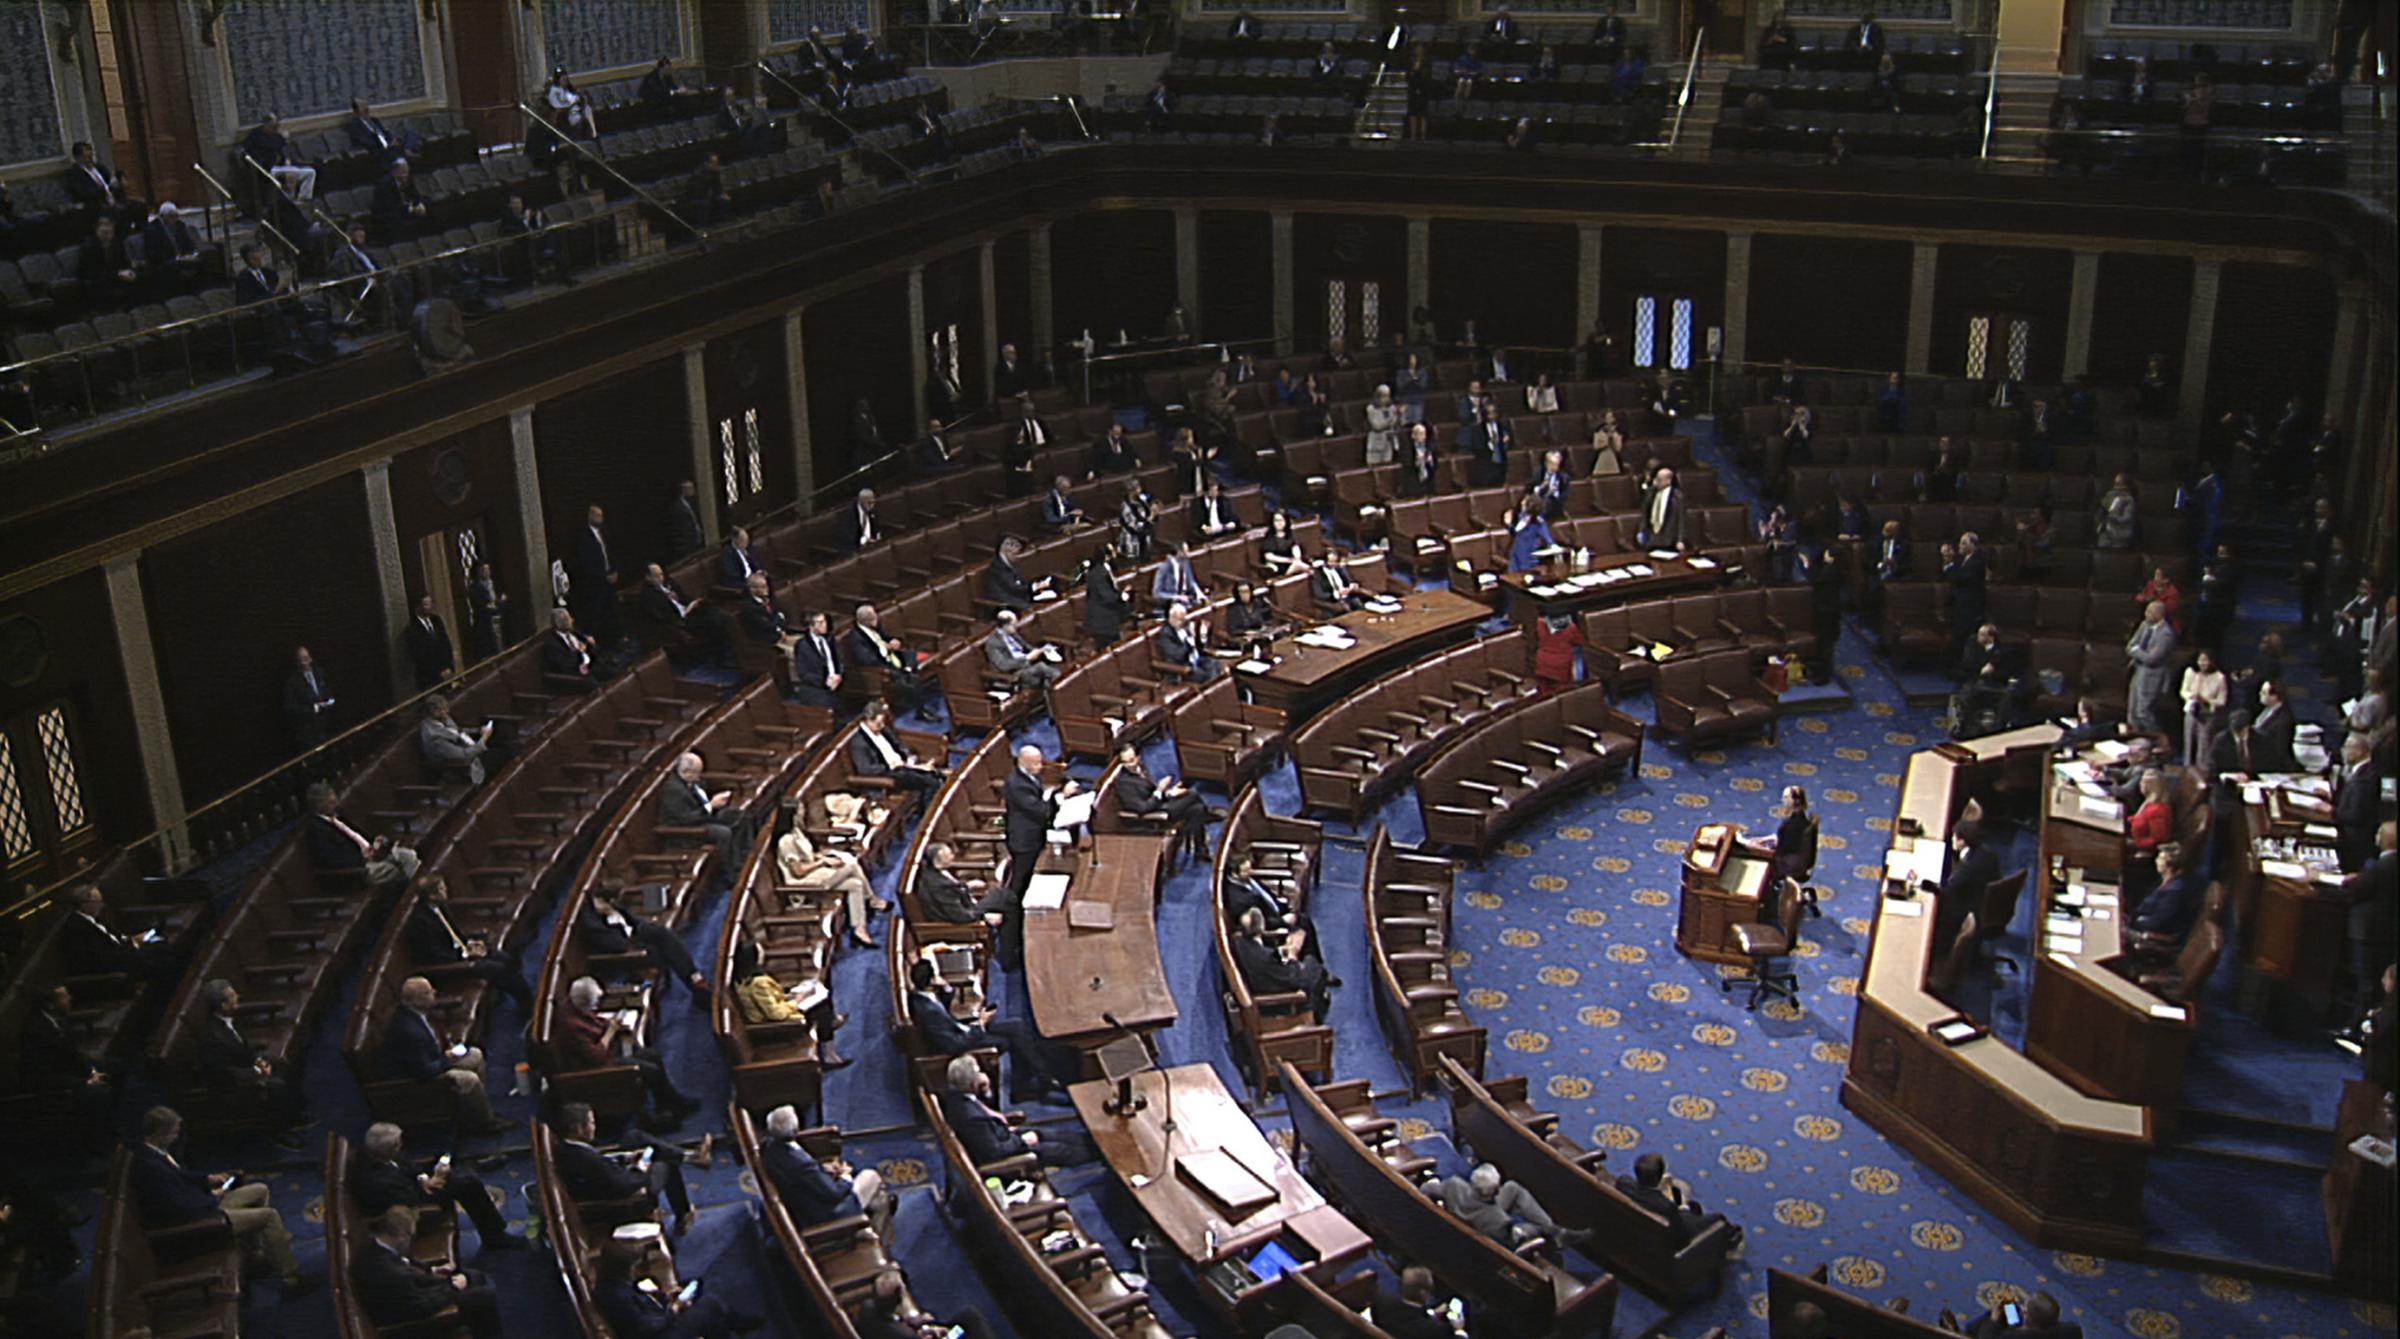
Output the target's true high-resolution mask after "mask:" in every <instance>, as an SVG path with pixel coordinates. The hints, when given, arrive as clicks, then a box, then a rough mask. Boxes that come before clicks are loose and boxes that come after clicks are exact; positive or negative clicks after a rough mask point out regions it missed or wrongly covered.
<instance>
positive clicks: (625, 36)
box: [542, 0, 684, 74]
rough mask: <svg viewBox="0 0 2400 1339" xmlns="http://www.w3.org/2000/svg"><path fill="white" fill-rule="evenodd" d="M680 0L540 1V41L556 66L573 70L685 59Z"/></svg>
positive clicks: (607, 68) (608, 68)
mask: <svg viewBox="0 0 2400 1339" xmlns="http://www.w3.org/2000/svg"><path fill="white" fill-rule="evenodd" d="M682 13H683V6H682V5H681V4H679V3H678V2H677V0H542V40H543V44H544V46H545V47H546V48H547V49H548V51H549V55H550V63H551V64H552V65H564V66H565V67H567V69H568V71H569V72H571V73H577V74H580V73H583V72H584V71H587V70H613V69H616V68H618V67H620V66H625V65H644V66H646V65H648V64H650V62H652V61H654V60H657V59H658V58H659V57H660V56H673V57H676V58H677V59H681V58H682V56H683V55H684V50H683V18H682Z"/></svg>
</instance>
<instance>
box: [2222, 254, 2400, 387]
mask: <svg viewBox="0 0 2400 1339" xmlns="http://www.w3.org/2000/svg"><path fill="white" fill-rule="evenodd" d="M2334 308H2335V295H2334V288H2333V281H2332V280H2331V279H2329V278H2327V277H2326V275H2325V274H2324V273H2323V272H2322V271H2318V270H2303V269H2298V268H2295V267H2293V266H2288V265H2255V264H2250V263H2247V262H2243V261H2227V262H2226V264H2225V273H2224V278H2223V281H2222V283H2221V285H2220V287H2219V288H2218V290H2217V329H2216V339H2215V341H2214V343H2212V344H2211V345H2210V347H2209V354H2210V356H2209V364H2208V416H2209V418H2210V419H2212V420H2213V419H2215V418H2216V417H2217V416H2218V415H2220V414H2222V413H2224V412H2225V411H2227V410H2229V409H2242V410H2247V411H2249V412H2250V413H2253V414H2256V415H2258V417H2259V422H2260V423H2261V424H2262V425H2264V424H2271V423H2273V422H2274V421H2275V419H2276V417H2277V416H2278V415H2280V414H2281V413H2282V411H2283V402H2284V400H2285V399H2287V398H2289V397H2291V396H2294V395H2297V396H2299V397H2300V400H2301V403H2303V404H2306V405H2308V406H2309V407H2310V408H2311V409H2312V410H2314V409H2317V408H2318V407H2319V404H2320V402H2321V401H2323V400H2324V398H2325V362H2326V358H2327V356H2328V352H2327V351H2328V350H2330V349H2331V348H2332V347H2333V316H2334ZM2390 372H2391V369H2390V368H2382V369H2375V370H2373V374H2374V375H2385V376H2388V375H2389V374H2390Z"/></svg>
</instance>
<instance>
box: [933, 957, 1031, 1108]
mask: <svg viewBox="0 0 2400 1339" xmlns="http://www.w3.org/2000/svg"><path fill="white" fill-rule="evenodd" d="M908 1021H909V1023H910V1025H911V1026H913V1027H915V1028H916V1030H917V1037H918V1039H919V1040H921V1041H923V1042H924V1043H925V1045H926V1046H927V1047H928V1048H929V1049H931V1050H933V1051H935V1052H937V1053H939V1054H942V1055H948V1056H964V1055H966V1054H967V1053H968V1052H969V1051H976V1050H981V1049H983V1048H984V1047H987V1046H993V1047H998V1048H999V1049H1000V1051H1001V1052H1002V1053H1003V1054H1004V1055H1006V1056H1007V1057H1008V1070H1009V1073H1008V1091H1009V1095H1010V1098H1011V1100H1013V1101H1017V1102H1030V1101H1038V1100H1040V1098H1042V1097H1043V1096H1044V1095H1045V1094H1048V1093H1051V1092H1054V1091H1055V1090H1056V1089H1057V1088H1058V1080H1057V1079H1056V1078H1054V1077H1053V1076H1052V1074H1051V1072H1050V1070H1049V1069H1048V1068H1047V1067H1046V1066H1045V1065H1044V1063H1043V1060H1042V1056H1041V1049H1040V1042H1039V1041H1038V1039H1037V1038H1036V1037H1035V1035H1034V1033H1033V1032H1032V1030H1031V1029H1029V1028H1027V1027H1026V1026H1025V1025H1024V1024H1023V1023H1020V1022H1018V1021H1017V1020H1015V1019H1013V1018H1002V1017H1000V1011H999V1010H998V1009H995V1008H993V1007H991V1006H990V1005H988V1004H987V1005H985V1006H984V1007H983V1008H982V1009H981V1010H980V1011H979V1012H977V1013H976V1015H975V1019H974V1021H973V1022H969V1021H967V1020H965V1019H962V1018H960V1017H959V1016H958V1015H956V1014H954V1013H952V1012H951V1011H950V998H949V995H948V994H947V993H946V992H945V991H944V990H943V989H942V988H941V985H940V983H939V981H938V980H937V978H936V977H935V975H934V970H933V963H932V962H931V961H930V960H928V959H925V958H919V959H917V960H916V961H914V962H912V963H910V964H909V965H908Z"/></svg>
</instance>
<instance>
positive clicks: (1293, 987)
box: [1233, 907, 1342, 1023]
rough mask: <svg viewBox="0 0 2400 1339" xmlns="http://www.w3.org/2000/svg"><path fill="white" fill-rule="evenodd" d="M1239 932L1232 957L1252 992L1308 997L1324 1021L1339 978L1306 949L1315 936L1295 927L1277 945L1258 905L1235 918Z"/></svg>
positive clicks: (1312, 1011)
mask: <svg viewBox="0 0 2400 1339" xmlns="http://www.w3.org/2000/svg"><path fill="white" fill-rule="evenodd" d="M1238 924H1239V926H1240V927H1241V933H1240V934H1238V935H1236V936H1235V937H1234V941H1233V957H1234V962H1235V963H1236V964H1237V965H1239V967H1240V968H1241V972H1242V983H1243V984H1244V985H1246V986H1248V987H1249V988H1250V992H1251V994H1253V995H1281V994H1285V993H1290V992H1297V993H1299V994H1303V995H1306V996H1307V997H1308V1010H1309V1013H1310V1015H1311V1016H1313V1017H1314V1018H1315V1019H1316V1021H1318V1022H1320V1023H1322V1022H1324V1021H1325V1015H1326V1014H1327V1013H1329V1012H1331V1011H1332V1008H1333V992H1334V990H1335V989H1336V988H1338V987H1339V986H1340V985H1341V984H1342V982H1341V978H1339V977H1337V976H1334V975H1333V974H1332V973H1330V972H1328V971H1326V970H1325V963H1324V960H1323V959H1322V958H1318V957H1314V956H1310V955H1308V954H1307V953H1306V949H1307V948H1308V945H1309V943H1310V941H1311V940H1312V939H1314V938H1315V936H1313V935H1311V934H1309V933H1308V932H1307V931H1305V930H1299V929H1294V930H1293V931H1292V932H1291V933H1290V934H1288V935H1286V936H1284V940H1283V944H1282V945H1281V946H1280V947H1278V946H1276V945H1273V944H1270V943H1268V942H1267V918H1266V915H1265V913H1263V912H1262V911H1260V910H1259V909H1258V908H1257V907H1252V908H1250V909H1249V910H1247V911H1245V912H1243V913H1242V918H1241V920H1240V921H1239V922H1238Z"/></svg>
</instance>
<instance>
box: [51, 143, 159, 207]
mask: <svg viewBox="0 0 2400 1339" xmlns="http://www.w3.org/2000/svg"><path fill="white" fill-rule="evenodd" d="M70 155H71V161H70V162H69V163H68V164H67V170H66V171H65V172H64V173H62V174H61V175H60V178H59V181H60V184H61V185H63V186H65V187H66V191H67V198H68V199H70V200H73V201H74V202H75V203H76V204H78V205H81V206H83V207H84V208H87V209H93V210H98V211H100V212H102V213H108V214H115V215H116V216H117V217H118V218H119V219H121V220H138V219H140V218H141V216H142V214H143V213H144V212H145V211H144V207H143V205H142V202H141V201H139V200H136V199H133V198H132V197H130V196H128V195H126V194H125V178H124V177H123V176H121V175H119V174H118V173H116V172H114V171H112V170H110V169H109V168H106V167H103V166H101V164H100V160H99V159H98V158H97V157H95V156H94V155H93V153H92V146H91V144H90V143H89V142H88V141H84V140H77V141H76V142H75V147H74V148H73V149H72V150H70Z"/></svg>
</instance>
